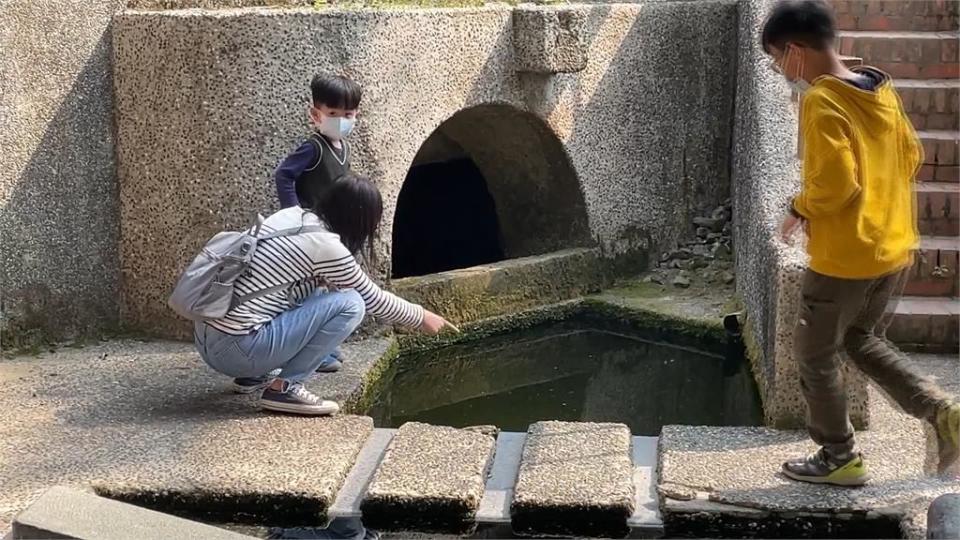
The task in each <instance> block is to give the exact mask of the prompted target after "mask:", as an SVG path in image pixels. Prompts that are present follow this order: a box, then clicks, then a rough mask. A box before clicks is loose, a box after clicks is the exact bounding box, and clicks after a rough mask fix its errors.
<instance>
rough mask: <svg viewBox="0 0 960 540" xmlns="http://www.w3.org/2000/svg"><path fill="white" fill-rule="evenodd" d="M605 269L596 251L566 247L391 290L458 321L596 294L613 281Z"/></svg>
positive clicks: (405, 283)
mask: <svg viewBox="0 0 960 540" xmlns="http://www.w3.org/2000/svg"><path fill="white" fill-rule="evenodd" d="M606 265H607V263H606V262H605V261H604V260H603V259H602V258H601V255H600V250H599V249H596V248H578V249H568V250H563V251H557V252H553V253H548V254H545V255H537V256H533V257H524V258H520V259H510V260H506V261H502V262H498V263H492V264H487V265H483V266H475V267H473V268H467V269H463V270H452V271H449V272H441V273H439V274H431V275H429V276H423V277H412V278H404V279H398V280H396V281H394V282H392V283H391V290H393V291H394V292H396V293H397V294H399V295H400V296H402V297H404V298H406V299H408V300H410V301H411V302H417V303H420V304H423V305H424V306H426V307H428V308H430V309H432V310H435V311H437V312H438V313H443V314H444V316H445V317H446V318H447V319H449V320H451V321H453V322H455V323H461V322H468V321H477V320H480V319H485V318H489V317H494V316H497V315H505V314H508V313H512V312H516V311H519V310H524V309H528V308H532V307H536V306H540V305H544V304H552V303H556V302H562V301H564V300H568V299H571V298H576V297H579V296H583V295H585V294H588V293H591V292H596V291H599V290H600V289H601V288H602V287H604V286H605V285H608V284H609V282H610V279H611V278H610V276H609V272H607V271H606Z"/></svg>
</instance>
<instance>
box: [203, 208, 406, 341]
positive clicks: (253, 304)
mask: <svg viewBox="0 0 960 540" xmlns="http://www.w3.org/2000/svg"><path fill="white" fill-rule="evenodd" d="M308 225H315V226H320V227H322V228H323V230H321V231H320V232H304V233H299V234H296V235H290V236H281V237H277V238H271V239H269V240H263V241H260V242H258V243H257V250H256V252H255V253H254V256H253V259H252V261H251V263H250V267H249V268H248V271H247V273H246V274H244V275H243V276H241V277H240V278H238V279H237V281H236V282H235V284H234V290H235V292H236V294H238V295H241V296H242V295H247V294H251V293H255V292H257V291H260V290H263V289H269V288H271V287H276V286H279V285H290V286H291V288H290V291H291V294H290V295H289V296H288V294H287V292H286V290H285V289H286V288H284V290H280V291H278V292H274V293H270V294H266V295H264V296H260V297H257V298H253V299H251V300H249V301H247V302H244V303H242V304H240V305H238V306H236V307H235V308H233V309H232V310H230V311H229V312H228V313H227V314H226V316H224V317H223V318H222V319H218V320H216V321H208V322H207V324H209V325H210V326H212V327H214V328H216V329H217V330H220V331H221V332H225V333H227V334H233V335H244V334H249V333H251V332H253V331H255V330H257V329H259V328H260V327H261V326H263V325H264V324H266V323H268V322H270V321H271V320H273V319H274V318H275V317H276V316H278V315H280V314H281V313H283V312H285V311H287V310H290V309H294V308H295V307H296V306H297V304H298V303H299V302H301V301H302V300H303V299H305V298H307V297H308V296H310V295H311V294H312V293H313V291H314V290H316V289H317V288H321V287H328V286H333V287H335V288H337V289H354V290H356V291H357V292H358V293H360V296H361V297H362V298H363V302H364V304H366V308H367V313H368V314H370V315H373V316H375V317H377V318H379V319H383V320H385V321H389V322H393V323H397V324H401V325H403V326H408V327H412V328H416V327H418V326H420V324H421V322H422V321H423V308H422V307H420V306H418V305H416V304H412V303H410V302H407V301H406V300H404V299H402V298H400V297H398V296H396V295H394V294H392V293H389V292H387V291H384V290H383V289H381V288H380V287H378V286H377V284H376V283H374V282H373V281H372V280H370V278H369V277H368V276H367V275H366V273H364V271H363V269H361V268H360V265H359V264H357V261H356V259H354V258H353V255H351V254H350V251H349V250H348V249H347V248H346V246H344V245H343V243H341V242H340V237H339V236H338V235H336V234H334V233H332V232H330V231H328V230H326V225H325V224H324V223H323V222H322V221H321V220H320V219H319V218H318V217H317V215H316V214H314V213H312V212H309V211H306V210H303V209H302V208H300V207H299V206H294V207H290V208H285V209H283V210H281V211H279V212H277V213H275V214H273V215H271V216H270V217H268V218H267V219H266V220H264V222H263V226H262V227H261V229H260V233H259V236H261V237H262V236H266V235H268V234H270V233H272V232H276V231H280V230H284V229H290V228H295V227H300V226H308ZM291 300H292V301H291Z"/></svg>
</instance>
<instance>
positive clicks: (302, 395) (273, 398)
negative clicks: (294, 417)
mask: <svg viewBox="0 0 960 540" xmlns="http://www.w3.org/2000/svg"><path fill="white" fill-rule="evenodd" d="M283 387H284V389H283V391H280V390H272V389H270V388H267V389H266V390H264V391H263V394H262V395H261V396H260V408H262V409H266V410H268V411H277V412H285V413H291V414H305V415H311V416H326V415H331V414H336V413H337V412H338V411H339V410H340V406H339V405H337V403H336V402H335V401H326V400H323V399H320V397H319V396H317V395H316V394H314V393H313V392H310V391H309V390H307V389H306V388H304V387H303V384H301V383H298V382H295V383H291V382H288V381H284V383H283Z"/></svg>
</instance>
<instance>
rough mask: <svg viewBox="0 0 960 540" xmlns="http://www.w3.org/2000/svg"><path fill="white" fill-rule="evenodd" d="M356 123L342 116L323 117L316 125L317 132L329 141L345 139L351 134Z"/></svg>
mask: <svg viewBox="0 0 960 540" xmlns="http://www.w3.org/2000/svg"><path fill="white" fill-rule="evenodd" d="M355 123H356V121H355V120H354V119H353V118H344V117H342V116H337V117H333V116H324V117H323V119H322V120H320V123H319V124H318V125H317V130H318V131H319V132H320V133H322V134H324V135H326V136H327V137H329V138H331V139H337V140H341V139H346V138H347V137H348V136H349V135H350V133H352V132H353V126H354V124H355Z"/></svg>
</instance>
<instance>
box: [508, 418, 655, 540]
mask: <svg viewBox="0 0 960 540" xmlns="http://www.w3.org/2000/svg"><path fill="white" fill-rule="evenodd" d="M631 443H632V440H631V436H630V429H629V428H627V426H625V425H623V424H613V423H578V422H554V421H550V422H537V423H536V424H533V425H531V426H530V428H529V429H528V430H527V440H526V444H525V445H524V448H523V456H522V458H521V461H520V472H519V473H518V474H517V485H516V489H515V491H514V497H513V503H512V504H511V506H510V512H511V516H512V525H513V530H514V531H515V532H516V533H517V534H520V535H532V536H587V537H612V538H621V537H624V536H626V535H627V534H629V532H630V528H629V525H628V524H627V521H628V520H629V519H630V517H631V516H632V515H633V514H634V505H635V504H636V503H635V499H636V493H635V489H634V484H633V474H634V470H633V464H632V460H631V453H632V452H631Z"/></svg>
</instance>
